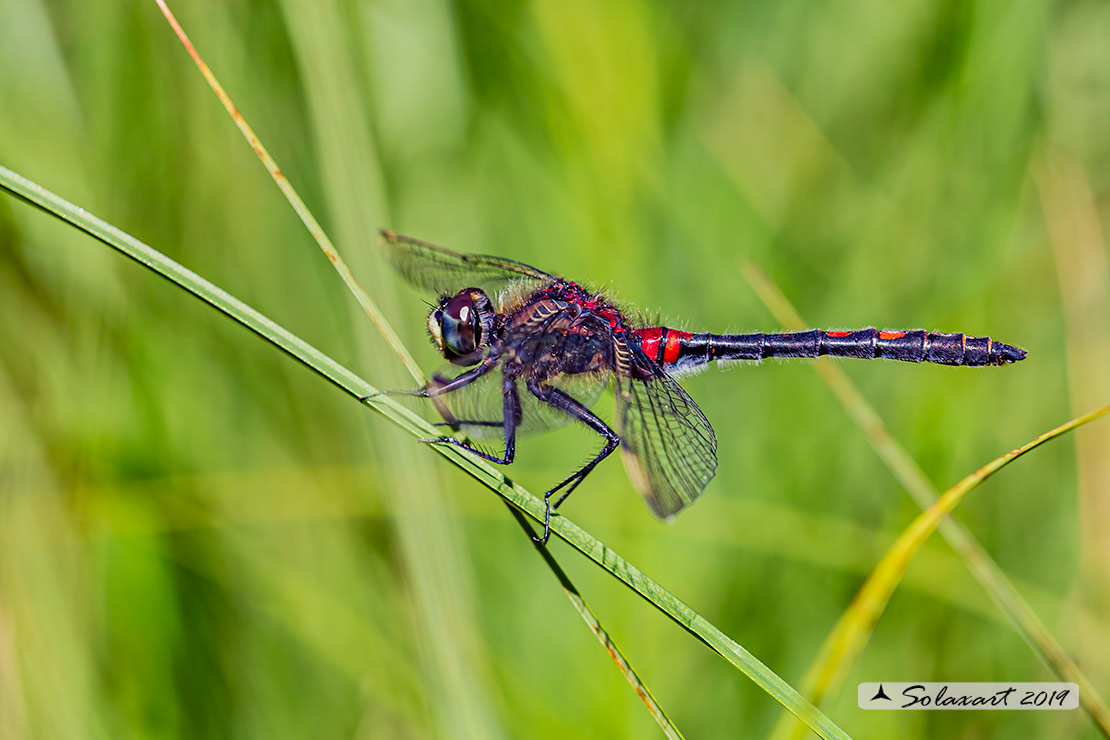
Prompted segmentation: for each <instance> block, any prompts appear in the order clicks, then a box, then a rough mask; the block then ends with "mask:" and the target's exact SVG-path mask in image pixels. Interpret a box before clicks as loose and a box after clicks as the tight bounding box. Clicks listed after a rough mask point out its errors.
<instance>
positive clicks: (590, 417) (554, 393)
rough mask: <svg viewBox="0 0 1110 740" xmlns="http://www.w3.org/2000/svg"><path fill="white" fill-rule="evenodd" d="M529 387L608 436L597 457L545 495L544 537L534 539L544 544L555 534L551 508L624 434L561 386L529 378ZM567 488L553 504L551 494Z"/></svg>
mask: <svg viewBox="0 0 1110 740" xmlns="http://www.w3.org/2000/svg"><path fill="white" fill-rule="evenodd" d="M528 390H529V392H531V394H532V395H533V396H535V397H536V398H538V399H539V400H541V401H543V402H544V403H546V404H548V405H549V406H554V407H555V408H557V409H559V410H560V411H563V412H565V413H567V414H570V415H571V416H573V417H574V418H575V419H578V420H579V421H580V422H582V423H583V424H585V425H586V426H588V427H589V428H590V429H593V430H594V431H595V432H597V433H598V434H600V435H601V436H602V437H604V438H605V446H604V447H602V448H601V452H599V453H597V455H596V456H595V457H594V459H593V460H590V461H589V462H588V463H586V464H585V465H583V466H582V467H581V468H580V469H579V470H577V471H575V472H574V473H572V474H571V475H570V476H568V477H567V478H566V480H564V481H563V482H561V483H560V484H559V485H557V486H555V487H554V488H552V489H551V490H550V491H548V492H547V493H545V494H544V495H543V502H544V504H545V506H546V507H547V508H546V510H545V511H544V517H543V535H542V536H541V537H534V538H533V539H534V540H536V542H539V543H541V544H547V538H548V535H550V534H551V510H552V509H558V508H559V505H560V504H561V503H563V502H564V501H566V500H567V496H569V495H570V494H571V492H572V491H573V490H574V489H575V488H577V487H578V484H579V483H581V482H582V481H583V480H584V479H585V478H586V476H587V475H589V474H590V471H591V470H593V469H594V467H596V466H597V464H598V463H599V462H601V461H602V460H604V459H605V458H607V457H609V455H610V454H612V452H613V450H615V449H617V445H619V444H620V443H621V438H620V437H619V436H618V435H617V433H616V432H614V431H613V430H612V429H610V428H609V426H608V425H607V424H606V423H605V422H603V421H602V420H601V419H599V418H597V416H595V415H594V413H593V412H592V411H590V410H589V409H588V408H586V407H585V406H583V405H582V404H581V403H579V402H578V401H577V400H575V399H574V398H573V397H572V396H570V395H568V394H566V393H564V392H563V391H561V390H559V389H558V388H552V387H550V386H543V385H540V384H539V383H535V382H533V381H531V380H529V381H528ZM564 488H565V489H566V490H565V491H563V495H562V496H560V497H559V500H558V501H556V502H555V505H554V506H552V505H551V496H552V495H553V494H554V493H556V492H557V491H561V490H563V489H564Z"/></svg>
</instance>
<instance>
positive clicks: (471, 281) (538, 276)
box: [382, 231, 555, 293]
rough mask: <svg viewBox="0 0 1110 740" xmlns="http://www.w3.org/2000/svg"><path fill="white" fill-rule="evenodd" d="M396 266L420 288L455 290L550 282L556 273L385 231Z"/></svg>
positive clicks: (441, 290) (444, 291)
mask: <svg viewBox="0 0 1110 740" xmlns="http://www.w3.org/2000/svg"><path fill="white" fill-rule="evenodd" d="M382 239H383V240H384V241H385V243H386V246H387V247H388V248H389V255H390V258H391V260H392V262H393V265H394V267H396V268H397V271H398V272H399V273H401V276H402V277H404V278H405V280H407V281H408V282H409V283H411V284H412V285H414V286H415V287H417V288H422V289H424V290H429V291H434V292H437V293H454V292H456V291H458V290H462V289H463V288H476V287H483V286H490V287H498V286H500V285H502V284H504V283H507V282H511V281H517V282H519V281H531V282H537V283H547V282H550V281H552V280H554V279H555V278H554V276H552V275H549V274H547V273H546V272H544V271H543V270H537V269H536V268H535V267H531V266H529V265H526V264H524V263H523V262H517V261H515V260H510V259H505V258H504V257H493V256H490V255H485V254H459V253H458V252H453V251H451V250H450V249H445V248H443V247H440V246H437V245H435V244H430V243H428V242H425V241H421V240H419V239H413V238H412V237H408V236H401V235H400V234H395V233H393V232H392V231H382Z"/></svg>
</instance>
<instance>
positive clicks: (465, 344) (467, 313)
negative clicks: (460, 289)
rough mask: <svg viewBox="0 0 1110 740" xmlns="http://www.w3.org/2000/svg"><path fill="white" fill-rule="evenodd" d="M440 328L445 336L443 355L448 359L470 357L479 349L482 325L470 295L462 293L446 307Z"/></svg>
mask: <svg viewBox="0 0 1110 740" xmlns="http://www.w3.org/2000/svg"><path fill="white" fill-rule="evenodd" d="M439 327H440V332H441V334H442V336H443V354H444V355H445V356H446V357H447V359H449V360H450V359H454V358H455V357H462V356H464V355H469V354H471V353H473V352H474V350H476V349H477V348H478V343H479V342H480V341H481V338H482V325H481V323H480V322H479V321H478V312H477V310H475V308H474V300H473V299H472V298H471V297H470V295H469V294H467V293H460V294H459V295H457V296H455V297H454V298H452V299H451V300H449V301H448V302H447V304H446V305H444V307H443V317H442V318H441V319H440V322H439Z"/></svg>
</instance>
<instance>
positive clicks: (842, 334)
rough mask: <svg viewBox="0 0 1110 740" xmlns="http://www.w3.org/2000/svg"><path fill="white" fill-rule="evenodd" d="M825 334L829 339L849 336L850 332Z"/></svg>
mask: <svg viewBox="0 0 1110 740" xmlns="http://www.w3.org/2000/svg"><path fill="white" fill-rule="evenodd" d="M825 333H826V334H828V335H829V336H830V337H846V336H848V335H849V334H851V333H852V332H850V331H827V332H825Z"/></svg>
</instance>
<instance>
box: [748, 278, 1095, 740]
mask: <svg viewBox="0 0 1110 740" xmlns="http://www.w3.org/2000/svg"><path fill="white" fill-rule="evenodd" d="M740 267H741V272H742V273H743V275H744V279H745V280H747V281H748V283H749V284H750V285H751V286H752V287H753V288H754V289H755V291H756V293H757V294H758V295H759V298H760V300H762V301H763V303H764V305H766V306H767V308H768V310H769V311H770V312H771V314H772V315H773V316H774V317H775V319H776V320H777V321H779V322H780V323H781V324H782V325H783V327H784V328H787V329H794V330H801V329H803V328H805V326H806V324H805V322H804V321H803V320H802V318H801V316H800V315H799V314H798V312H797V310H795V308H794V306H792V305H791V304H790V301H789V300H787V298H786V296H785V295H783V293H782V291H780V290H779V289H778V286H776V285H775V284H774V283H773V282H772V281H771V280H770V278H768V277H767V275H766V274H765V273H764V272H763V271H762V270H761V269H759V267H758V266H757V265H756V264H755V263H754V262H750V261H749V262H744V263H742V264H741V266H740ZM814 368H815V369H816V371H817V373H818V375H820V376H821V379H822V380H824V381H825V383H826V384H827V385H828V386H829V388H830V389H831V390H832V392H833V394H834V395H835V396H836V397H837V400H839V401H840V402H841V404H842V405H843V406H844V408H845V410H846V411H847V412H848V415H849V416H850V417H851V419H852V421H854V422H855V423H856V425H857V426H858V427H859V428H860V429H862V430H863V432H864V433H865V434H866V435H867V439H868V441H869V442H870V443H871V446H872V447H873V448H874V449H875V451H876V452H877V453H878V455H879V457H880V458H881V459H882V461H883V462H884V463H886V465H887V467H889V468H890V470H891V472H893V473H894V476H895V478H897V479H898V482H899V483H901V484H902V486H903V487H904V488H905V489H906V491H907V492H908V493H909V494H910V497H911V498H912V499H913V500H914V501H915V502H916V503H917V505H918V506H920V507H921V508H922V510H925V509H928V508H929V507H931V506H933V504H934V503H936V500H937V494H938V492H937V490H936V489H935V488H934V487H933V484H932V483H930V482H929V480H928V478H926V477H925V473H924V472H922V470H921V468H919V467H918V466H917V463H916V462H914V460H913V458H911V457H910V456H909V453H907V452H906V450H905V449H904V448H903V447H902V446H901V445H900V444H898V442H897V441H896V440H895V439H894V437H892V436H891V434H890V432H889V431H888V430H887V428H886V425H885V424H883V421H882V419H881V418H880V417H879V414H878V412H876V411H875V409H874V407H873V406H871V404H869V403H868V402H867V400H866V399H865V398H864V397H863V394H862V393H860V391H859V389H858V388H856V386H855V385H854V384H853V383H852V381H851V380H849V379H848V375H847V374H846V373H845V372H844V370H843V369H842V368H840V367H839V366H838V365H836V364H835V363H831V362H821V361H819V362H817V363H815V365H814ZM939 529H940V533H941V535H942V536H943V537H944V538H945V540H946V541H947V542H948V544H949V545H951V546H952V549H954V550H955V551H956V552H957V553H958V554H959V556H960V558H961V559H963V561H964V562H965V563H966V564H967V566H968V570H970V571H971V573H972V575H973V576H975V578H976V580H978V581H979V583H980V585H982V586H983V589H984V590H985V591H986V592H987V594H988V595H989V596H990V597H991V600H993V601H994V602H995V604H996V605H998V608H999V609H1000V610H1001V611H1002V613H1003V614H1005V615H1006V618H1007V619H1009V620H1010V623H1011V624H1012V625H1013V627H1014V630H1015V631H1016V632H1017V633H1018V634H1019V635H1021V637H1022V638H1023V639H1024V640H1025V642H1026V643H1028V644H1029V646H1030V647H1031V648H1032V649H1033V651H1034V652H1035V653H1036V654H1037V656H1038V657H1039V658H1040V659H1041V660H1042V661H1043V662H1044V663H1045V664H1046V665H1048V666H1049V667H1050V668H1051V669H1052V670H1053V671H1054V672H1055V673H1056V675H1057V676H1059V677H1060V679H1061V680H1064V681H1070V682H1072V683H1075V684H1077V685H1078V686H1079V700H1080V703H1081V704H1082V705H1083V708H1084V710H1085V711H1086V712H1087V713H1088V714H1089V715H1090V717H1091V719H1092V720H1093V721H1094V723H1095V724H1096V725H1097V726H1098V728H1099V730H1100V732H1101V733H1102V734H1103V735H1104V736H1107V737H1110V708H1108V707H1107V706H1106V703H1105V702H1104V701H1103V700H1102V697H1101V696H1099V695H1098V692H1097V691H1095V690H1094V687H1093V684H1092V683H1091V681H1090V679H1088V678H1087V677H1086V676H1085V675H1084V674H1083V672H1082V671H1081V670H1080V669H1079V666H1078V665H1077V664H1076V662H1075V660H1073V659H1072V657H1071V656H1070V655H1069V654H1068V652H1067V651H1066V650H1065V649H1064V647H1063V645H1061V644H1060V643H1059V641H1058V640H1057V639H1056V638H1055V637H1054V636H1053V635H1052V633H1051V632H1049V631H1048V628H1047V627H1046V626H1045V625H1044V623H1043V622H1042V621H1041V619H1040V617H1038V616H1037V614H1036V612H1034V611H1033V608H1032V607H1030V606H1029V603H1028V602H1027V601H1026V600H1025V599H1024V598H1023V597H1022V596H1021V594H1020V593H1019V592H1018V590H1017V589H1016V588H1015V587H1014V585H1013V583H1011V582H1010V580H1009V579H1008V578H1007V577H1006V574H1005V573H1003V572H1002V569H1001V568H999V567H998V564H997V563H995V562H994V560H993V559H992V558H991V556H990V555H989V554H988V553H987V551H986V550H985V549H984V548H983V546H982V545H981V544H979V541H978V540H976V539H975V537H974V535H972V534H971V533H970V532H968V531H967V529H965V528H964V526H963V525H962V524H960V523H959V522H957V521H956V520H954V519H950V518H945V519H943V520H942V521H941V522H940V524H939ZM784 721H785V722H789V718H784ZM782 726H783V725H782V724H780V725H779V727H780V728H781V727H782ZM775 735H776V736H778V735H779V733H777V732H776V733H775Z"/></svg>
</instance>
